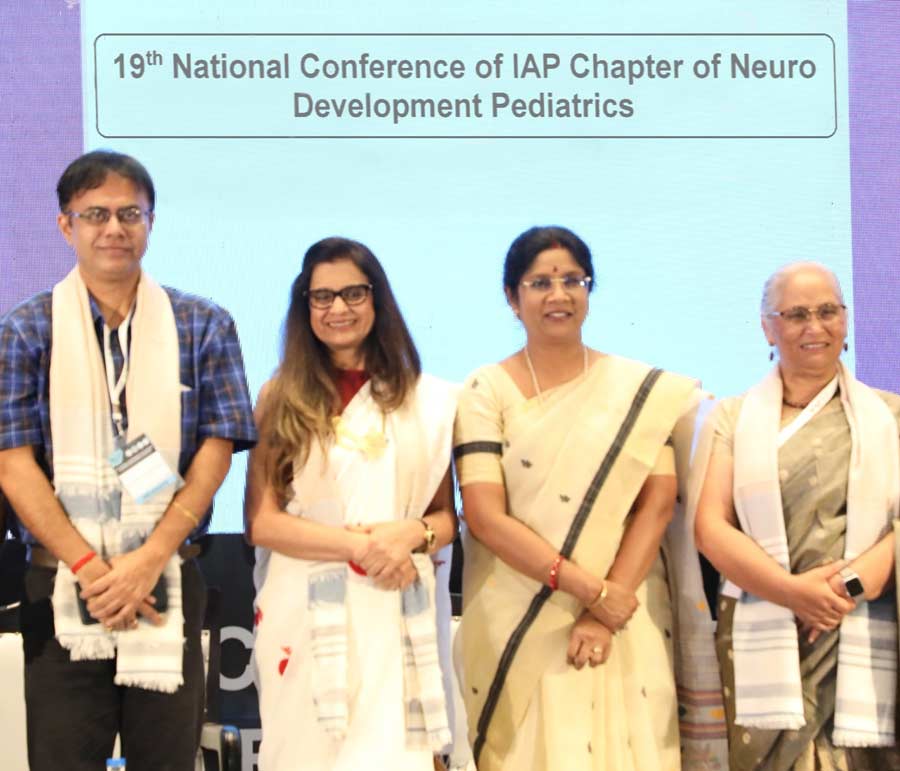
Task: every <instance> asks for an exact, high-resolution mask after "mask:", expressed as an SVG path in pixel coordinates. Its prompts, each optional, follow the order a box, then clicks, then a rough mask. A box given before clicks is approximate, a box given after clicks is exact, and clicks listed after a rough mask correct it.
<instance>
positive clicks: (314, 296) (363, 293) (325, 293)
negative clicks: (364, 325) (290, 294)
mask: <svg viewBox="0 0 900 771" xmlns="http://www.w3.org/2000/svg"><path fill="white" fill-rule="evenodd" d="M371 291H372V285H371V284H351V285H350V286H345V287H344V288H343V289H308V290H307V291H306V292H304V294H305V295H306V296H307V297H308V298H309V304H310V305H311V306H312V307H313V308H320V309H323V310H324V309H325V308H330V307H331V306H332V304H333V303H334V298H335V297H340V298H341V299H342V300H343V301H344V303H345V304H346V305H359V304H360V303H364V302H365V301H366V298H367V297H368V296H369V292H371Z"/></svg>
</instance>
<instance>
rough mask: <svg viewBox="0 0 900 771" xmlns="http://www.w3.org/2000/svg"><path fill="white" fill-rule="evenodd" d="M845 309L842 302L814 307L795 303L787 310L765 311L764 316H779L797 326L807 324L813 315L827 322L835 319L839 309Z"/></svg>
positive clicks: (838, 314) (839, 312) (839, 311)
mask: <svg viewBox="0 0 900 771" xmlns="http://www.w3.org/2000/svg"><path fill="white" fill-rule="evenodd" d="M845 310H847V306H846V305H843V304H842V303H822V304H821V305H817V306H816V307H815V308H806V307H804V306H803V305H795V306H794V307H793V308H788V309H787V310H783V311H772V312H771V313H767V314H766V316H768V317H769V318H775V317H776V316H781V318H783V319H784V320H785V321H787V322H788V323H789V324H796V325H797V326H800V325H803V324H809V322H810V321H811V320H812V317H813V316H815V317H816V318H817V319H818V320H819V321H821V322H822V323H823V324H827V323H828V322H830V321H834V320H835V319H837V318H838V316H840V315H841V311H845Z"/></svg>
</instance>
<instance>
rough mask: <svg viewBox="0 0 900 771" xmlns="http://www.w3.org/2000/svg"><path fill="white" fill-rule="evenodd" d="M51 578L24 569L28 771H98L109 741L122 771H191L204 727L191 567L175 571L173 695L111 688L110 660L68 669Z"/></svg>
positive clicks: (200, 593)
mask: <svg viewBox="0 0 900 771" xmlns="http://www.w3.org/2000/svg"><path fill="white" fill-rule="evenodd" d="M54 575H55V571H53V570H48V569H46V568H38V567H31V568H29V570H28V573H27V574H26V577H25V588H26V597H25V599H24V601H23V603H22V608H21V624H22V639H23V645H24V649H25V706H26V715H27V734H28V763H29V766H30V771H59V770H60V769H65V770H66V771H98V769H103V768H104V767H105V761H106V759H107V758H108V757H109V756H110V755H111V754H112V751H113V744H114V743H115V738H116V734H117V733H118V734H119V735H120V736H121V740H122V756H123V757H124V758H125V759H126V761H127V763H128V771H193V769H194V759H195V757H196V754H197V747H198V745H199V742H200V729H201V727H202V725H203V711H204V679H203V654H202V651H201V649H200V630H201V627H202V624H203V614H204V610H205V606H206V587H205V583H204V581H203V576H202V575H201V574H200V570H199V568H198V567H197V563H196V561H194V560H190V561H188V562H186V563H184V565H183V566H182V569H181V589H182V606H183V608H182V609H183V612H184V636H185V638H186V644H185V649H184V664H183V672H184V685H182V686H181V688H179V689H178V690H177V691H176V692H175V693H160V692H157V691H148V690H145V689H143V688H125V687H122V686H117V685H115V684H114V682H113V678H114V676H115V670H116V663H115V660H114V659H110V660H101V661H71V660H70V659H69V652H68V651H67V650H65V649H64V648H63V647H62V646H60V644H59V643H58V642H57V641H56V638H55V637H54V634H53V609H52V607H51V605H50V599H49V594H50V593H51V591H52V583H53V578H54Z"/></svg>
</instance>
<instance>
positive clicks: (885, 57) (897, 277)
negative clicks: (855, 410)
mask: <svg viewBox="0 0 900 771" xmlns="http://www.w3.org/2000/svg"><path fill="white" fill-rule="evenodd" d="M847 13H848V19H847V24H848V33H849V41H848V42H849V49H850V57H849V59H850V61H849V65H850V192H851V211H852V219H851V221H852V227H853V308H854V311H855V320H854V324H855V340H854V342H855V345H856V371H857V375H858V376H859V378H860V379H861V380H863V381H865V382H866V383H869V384H870V385H874V386H878V387H880V388H886V389H889V390H891V391H895V392H896V391H900V305H898V303H900V68H898V64H897V63H898V62H900V3H898V2H896V1H895V0H876V1H875V2H872V1H871V0H869V1H865V0H850V2H849V3H848V5H847Z"/></svg>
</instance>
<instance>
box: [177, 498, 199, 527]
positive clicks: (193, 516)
mask: <svg viewBox="0 0 900 771" xmlns="http://www.w3.org/2000/svg"><path fill="white" fill-rule="evenodd" d="M171 504H172V505H173V506H174V507H175V508H176V509H178V511H179V513H181V514H183V515H184V516H186V517H187V518H188V519H189V520H191V522H193V523H194V527H200V520H199V519H198V518H197V515H196V514H194V512H193V511H191V510H190V509H189V508H188V507H187V506H184V505H182V504H181V503H179V502H178V501H176V500H175V499H174V498H173V499H172V501H171Z"/></svg>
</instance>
